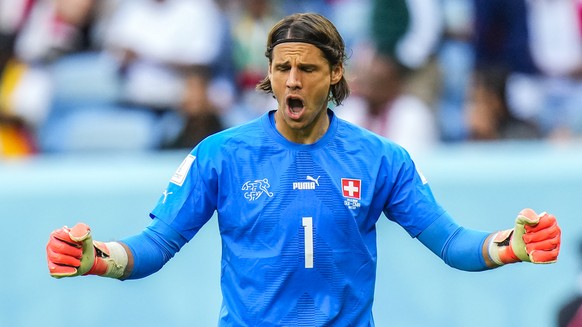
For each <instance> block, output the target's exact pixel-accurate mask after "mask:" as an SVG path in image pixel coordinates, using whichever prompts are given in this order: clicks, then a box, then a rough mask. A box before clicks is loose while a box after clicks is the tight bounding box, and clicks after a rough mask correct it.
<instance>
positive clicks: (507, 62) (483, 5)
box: [473, 0, 582, 139]
mask: <svg viewBox="0 0 582 327" xmlns="http://www.w3.org/2000/svg"><path fill="white" fill-rule="evenodd" d="M473 1H474V5H475V22H476V23H475V27H476V28H475V38H474V40H475V42H474V46H475V56H476V57H475V58H476V63H475V67H476V69H481V68H482V67H498V68H499V69H505V70H507V71H508V72H509V77H508V85H507V92H508V95H507V100H508V103H509V107H510V110H511V111H512V112H513V114H514V115H516V116H517V117H519V118H522V119H526V120H530V121H533V120H535V121H536V123H537V125H538V126H539V128H540V130H541V132H542V133H543V136H544V137H548V138H552V139H570V138H572V137H575V136H576V135H577V134H578V135H582V110H580V105H579V104H580V103H581V102H582V80H580V78H579V76H580V75H579V74H578V72H580V71H582V35H581V33H580V26H581V25H580V17H579V15H578V13H579V11H578V8H577V7H576V6H579V5H580V2H579V1H572V0H556V1H526V0H519V1H517V0H516V1H503V0H493V1H492V0H473Z"/></svg>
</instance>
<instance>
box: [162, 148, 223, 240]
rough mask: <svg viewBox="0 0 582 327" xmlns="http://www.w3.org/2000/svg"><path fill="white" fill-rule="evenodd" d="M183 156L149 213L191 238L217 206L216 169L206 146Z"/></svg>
mask: <svg viewBox="0 0 582 327" xmlns="http://www.w3.org/2000/svg"><path fill="white" fill-rule="evenodd" d="M203 143H204V142H202V143H201V144H199V145H198V146H197V147H196V148H194V150H192V152H191V153H190V154H188V155H187V156H186V158H184V160H183V161H182V163H181V164H180V166H179V167H178V169H177V170H176V172H175V173H174V175H173V176H172V178H171V179H170V182H169V183H168V186H167V188H166V189H165V190H164V192H163V193H162V195H161V197H160V199H159V200H158V203H157V205H156V206H155V208H154V209H153V210H152V212H151V213H150V216H151V217H152V218H158V219H160V220H161V221H163V222H165V223H166V224H167V225H168V226H170V227H172V228H173V229H174V230H176V231H177V232H178V233H180V234H181V235H182V236H183V237H185V238H186V239H187V240H191V239H192V237H194V235H196V233H197V232H198V231H199V230H200V228H201V227H202V226H203V225H204V224H205V223H206V222H207V221H208V220H209V219H210V218H211V217H212V215H213V214H214V211H215V210H216V202H217V200H216V198H217V189H218V187H217V173H216V167H215V165H214V162H213V161H212V160H210V159H209V158H213V157H214V156H212V155H211V154H210V153H209V151H207V150H206V148H208V147H207V146H205V145H203Z"/></svg>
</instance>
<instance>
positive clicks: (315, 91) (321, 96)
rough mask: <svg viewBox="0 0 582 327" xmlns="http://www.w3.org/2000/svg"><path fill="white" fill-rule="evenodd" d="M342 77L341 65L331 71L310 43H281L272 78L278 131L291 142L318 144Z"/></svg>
mask: <svg viewBox="0 0 582 327" xmlns="http://www.w3.org/2000/svg"><path fill="white" fill-rule="evenodd" d="M342 76H343V66H342V65H341V64H339V65H336V66H334V67H330V65H329V62H328V61H327V59H326V58H325V57H324V55H323V52H322V51H321V50H320V49H319V48H317V47H316V46H314V45H312V44H309V43H301V42H289V43H281V44H279V45H277V46H276V47H275V48H274V49H273V59H272V61H271V64H270V66H269V78H270V80H271V87H272V89H273V93H274V95H275V98H276V99H277V103H278V108H277V112H276V114H275V122H276V126H277V130H278V131H279V132H280V133H281V134H282V135H283V136H284V137H285V138H287V139H288V140H289V141H292V142H296V143H303V144H310V143H314V142H316V141H317V140H318V139H319V138H321V136H323V135H324V134H325V132H326V131H327V128H328V126H329V120H328V117H327V105H328V100H329V92H330V87H331V85H334V84H336V83H338V82H339V81H340V80H341V78H342Z"/></svg>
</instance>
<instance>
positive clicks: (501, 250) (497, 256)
mask: <svg viewBox="0 0 582 327" xmlns="http://www.w3.org/2000/svg"><path fill="white" fill-rule="evenodd" d="M513 232H514V231H513V229H508V230H504V231H500V232H497V233H496V234H495V235H493V237H491V241H490V242H489V257H490V258H491V260H492V261H493V262H495V263H496V264H497V265H500V266H501V265H505V264H508V263H514V262H520V261H521V259H519V258H518V257H517V255H516V254H515V252H514V251H513V248H512V246H511V236H512V235H513Z"/></svg>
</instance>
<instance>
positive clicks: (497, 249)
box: [489, 209, 562, 265]
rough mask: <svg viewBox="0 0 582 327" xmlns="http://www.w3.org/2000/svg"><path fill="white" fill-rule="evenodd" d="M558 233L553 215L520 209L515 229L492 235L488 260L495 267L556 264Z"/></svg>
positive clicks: (559, 236) (558, 228)
mask: <svg viewBox="0 0 582 327" xmlns="http://www.w3.org/2000/svg"><path fill="white" fill-rule="evenodd" d="M561 233H562V232H561V230H560V227H559V226H558V223H557V221H556V217H554V216H553V215H550V214H548V213H546V212H544V213H542V214H540V215H538V214H536V212H535V211H534V210H532V209H523V210H522V211H521V212H520V213H519V214H518V215H517V218H516V219H515V228H513V229H508V230H504V231H500V232H498V233H496V234H495V235H493V237H492V239H491V242H490V243H489V256H490V257H491V260H492V261H493V262H495V263H496V264H498V265H503V264H507V263H513V262H520V261H527V262H533V263H553V262H556V261H557V260H558V254H559V252H560V243H561Z"/></svg>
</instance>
